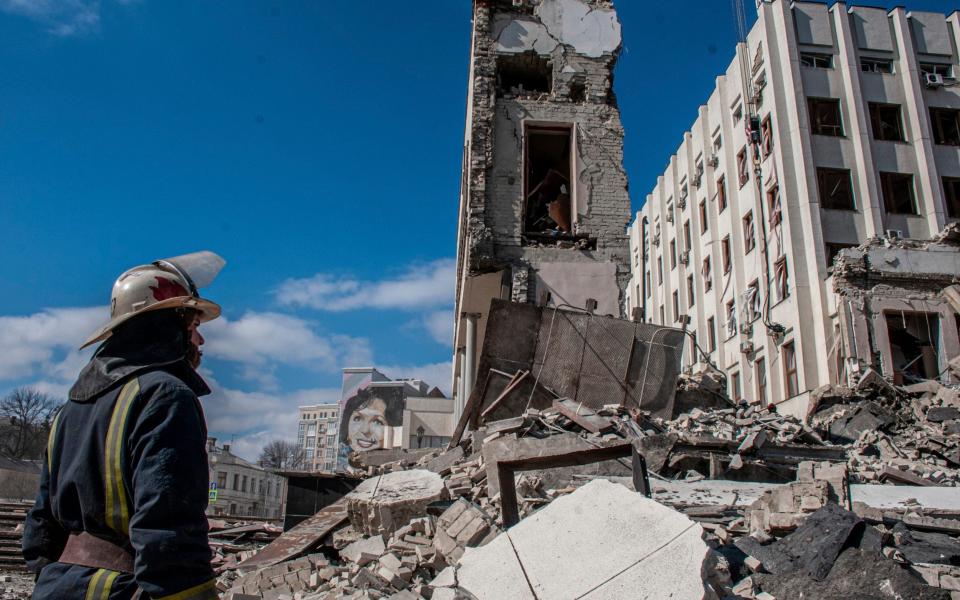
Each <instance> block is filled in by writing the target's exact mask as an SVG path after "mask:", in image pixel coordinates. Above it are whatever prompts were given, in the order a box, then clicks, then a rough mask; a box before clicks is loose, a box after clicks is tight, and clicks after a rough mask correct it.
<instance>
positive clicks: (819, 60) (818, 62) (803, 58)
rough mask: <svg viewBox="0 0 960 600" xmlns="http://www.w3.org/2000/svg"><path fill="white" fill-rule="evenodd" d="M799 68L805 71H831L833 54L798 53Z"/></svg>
mask: <svg viewBox="0 0 960 600" xmlns="http://www.w3.org/2000/svg"><path fill="white" fill-rule="evenodd" d="M800 66H801V67H804V68H806V69H832V68H833V54H829V53H826V52H800Z"/></svg>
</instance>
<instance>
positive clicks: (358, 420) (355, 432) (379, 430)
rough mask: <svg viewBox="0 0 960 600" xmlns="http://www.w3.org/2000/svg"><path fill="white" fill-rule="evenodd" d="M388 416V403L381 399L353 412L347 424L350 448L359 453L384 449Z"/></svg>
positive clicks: (376, 399) (374, 400) (375, 399)
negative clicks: (384, 433) (384, 432)
mask: <svg viewBox="0 0 960 600" xmlns="http://www.w3.org/2000/svg"><path fill="white" fill-rule="evenodd" d="M386 414H387V403H386V402H384V401H383V400H382V399H380V398H374V399H373V400H372V401H371V402H370V403H369V404H367V405H366V406H365V407H363V408H361V409H360V410H355V411H353V414H352V415H350V422H349V423H347V436H348V438H349V440H348V441H349V442H350V447H352V448H353V449H354V450H357V451H363V450H373V449H375V448H382V447H383V429H384V427H386V426H387V418H386Z"/></svg>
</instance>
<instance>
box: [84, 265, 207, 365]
mask: <svg viewBox="0 0 960 600" xmlns="http://www.w3.org/2000/svg"><path fill="white" fill-rule="evenodd" d="M225 264H226V261H224V260H223V259H222V258H220V257H219V256H217V255H216V254H214V253H213V252H208V251H206V250H204V251H202V252H194V253H193V254H184V255H183V256H175V257H173V258H165V259H163V260H157V261H154V262H153V263H151V264H149V265H140V266H139V267H134V268H132V269H130V270H128V271H126V272H124V273H123V274H122V275H120V277H118V278H117V281H116V282H115V283H114V284H113V292H112V293H111V294H110V321H109V322H108V323H107V324H106V325H104V326H103V327H101V328H100V329H98V330H97V331H95V332H93V334H92V335H91V336H90V337H89V338H87V341H85V342H84V343H83V345H82V346H80V348H86V347H87V346H89V345H90V344H95V343H97V342H100V341H103V340H105V339H107V338H108V337H110V335H111V334H112V333H113V330H114V329H116V328H117V326H119V325H120V324H121V323H124V322H126V321H128V320H130V319H131V318H132V317H134V316H136V315H138V314H140V313H144V312H147V311H151V310H161V309H164V308H181V307H183V308H192V309H193V310H196V311H197V312H198V313H199V315H200V321H201V322H206V321H212V320H213V319H216V318H217V317H219V316H220V306H219V305H218V304H216V303H215V302H211V301H210V300H205V299H203V298H201V297H200V295H199V293H198V292H197V290H198V289H199V288H202V287H206V286H208V285H210V283H211V282H212V281H213V280H214V279H215V278H216V276H217V274H218V273H219V272H220V269H222V268H223V265H225Z"/></svg>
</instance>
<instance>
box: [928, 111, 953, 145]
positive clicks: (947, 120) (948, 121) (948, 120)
mask: <svg viewBox="0 0 960 600" xmlns="http://www.w3.org/2000/svg"><path fill="white" fill-rule="evenodd" d="M930 125H931V127H933V143H934V144H940V145H942V146H960V110H954V109H952V108H933V107H932V108H930Z"/></svg>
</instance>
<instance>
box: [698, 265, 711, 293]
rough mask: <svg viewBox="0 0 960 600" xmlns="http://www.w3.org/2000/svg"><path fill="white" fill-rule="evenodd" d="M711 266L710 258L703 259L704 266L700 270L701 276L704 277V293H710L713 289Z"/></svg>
mask: <svg viewBox="0 0 960 600" xmlns="http://www.w3.org/2000/svg"><path fill="white" fill-rule="evenodd" d="M711 270H712V267H711V265H710V257H709V256H708V257H706V258H705V259H703V266H702V267H701V268H700V274H701V275H702V276H703V291H704V292H709V291H710V290H712V289H713V273H711Z"/></svg>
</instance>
